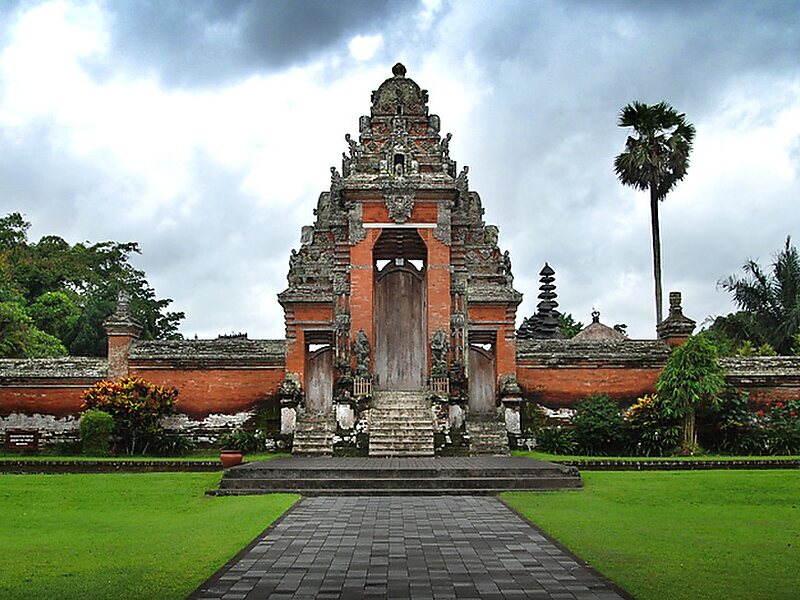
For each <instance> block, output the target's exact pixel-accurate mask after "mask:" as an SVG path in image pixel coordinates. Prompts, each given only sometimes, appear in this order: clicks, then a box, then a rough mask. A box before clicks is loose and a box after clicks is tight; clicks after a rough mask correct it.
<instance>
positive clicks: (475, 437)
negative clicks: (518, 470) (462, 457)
mask: <svg viewBox="0 0 800 600" xmlns="http://www.w3.org/2000/svg"><path fill="white" fill-rule="evenodd" d="M467 433H468V434H469V453H470V454H471V455H473V456H480V455H487V454H489V455H494V456H508V455H509V453H510V451H509V448H508V433H506V424H505V422H504V421H502V420H501V418H500V417H499V416H497V415H492V414H489V415H477V414H470V415H468V416H467Z"/></svg>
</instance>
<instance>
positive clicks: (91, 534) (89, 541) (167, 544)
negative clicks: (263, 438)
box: [0, 473, 298, 599]
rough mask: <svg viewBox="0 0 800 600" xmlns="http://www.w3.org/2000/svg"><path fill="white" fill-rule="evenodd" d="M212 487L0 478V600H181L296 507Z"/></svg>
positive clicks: (180, 480) (199, 476)
mask: <svg viewBox="0 0 800 600" xmlns="http://www.w3.org/2000/svg"><path fill="white" fill-rule="evenodd" d="M219 478H220V473H169V474H167V473H145V474H104V475H98V474H91V475H0V598H4V599H5V598H37V599H40V598H64V599H73V598H74V599H78V598H80V599H91V598H114V599H124V598H131V599H134V598H135V599H142V598H148V599H150V598H153V599H161V598H185V597H186V595H187V594H189V593H190V592H191V591H192V590H193V589H195V588H196V587H197V586H198V585H199V584H200V583H202V582H203V581H204V580H205V579H206V578H208V577H209V576H210V575H211V574H212V573H214V571H216V570H217V569H218V568H219V567H221V566H222V565H223V564H224V563H225V562H226V561H227V560H228V559H230V558H231V557H232V556H234V555H235V554H236V553H237V552H238V551H239V550H241V549H242V548H243V547H244V546H245V545H246V544H247V543H249V542H250V541H251V540H252V539H253V538H255V537H256V536H257V535H258V534H259V533H260V532H261V531H262V530H264V529H265V528H266V527H267V526H268V525H269V524H270V523H272V521H274V520H275V519H276V518H277V517H278V516H280V515H281V514H282V513H283V512H284V511H285V510H286V509H287V508H288V507H289V506H291V505H292V504H293V503H294V502H295V501H296V499H297V498H298V496H295V495H289V494H274V495H269V496H249V497H227V498H226V497H220V498H216V497H209V496H204V495H203V493H204V492H205V490H207V489H210V488H214V487H216V486H217V483H218V482H219Z"/></svg>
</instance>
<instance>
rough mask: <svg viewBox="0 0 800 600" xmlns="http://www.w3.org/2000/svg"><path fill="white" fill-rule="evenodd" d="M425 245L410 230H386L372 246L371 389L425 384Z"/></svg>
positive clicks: (404, 387) (389, 388)
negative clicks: (373, 386) (373, 331)
mask: <svg viewBox="0 0 800 600" xmlns="http://www.w3.org/2000/svg"><path fill="white" fill-rule="evenodd" d="M425 252H426V249H425V245H424V243H423V242H422V239H421V238H420V237H419V234H418V233H417V232H416V231H415V230H413V229H410V230H409V229H405V230H385V231H384V232H383V233H382V234H381V237H380V238H379V239H378V242H377V243H376V244H375V248H374V253H373V256H374V257H375V261H376V264H375V298H374V300H375V303H374V316H375V350H374V367H373V370H374V373H375V384H376V385H377V386H378V387H379V388H380V389H383V390H419V389H421V388H422V387H424V385H425V381H426V379H427V370H428V369H427V364H428V354H427V344H426V341H425V331H426V320H425V308H426V302H425V263H424V258H425Z"/></svg>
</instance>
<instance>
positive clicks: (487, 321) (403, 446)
mask: <svg viewBox="0 0 800 600" xmlns="http://www.w3.org/2000/svg"><path fill="white" fill-rule="evenodd" d="M358 130H359V133H358V136H357V139H356V138H354V137H352V136H351V135H349V134H348V135H346V136H345V141H346V142H347V145H348V147H347V152H345V153H343V155H342V165H341V170H339V169H337V168H334V167H332V168H331V184H330V189H329V190H328V191H325V192H323V193H322V194H320V196H319V199H318V200H317V206H316V208H315V209H314V217H315V220H314V223H313V225H310V226H307V227H303V229H302V232H301V239H300V247H299V249H296V250H292V251H291V255H290V257H289V273H288V286H287V287H286V289H285V290H283V291H282V292H281V293H280V294H278V301H279V302H280V305H281V307H282V308H283V311H284V316H285V324H286V335H285V339H284V340H251V339H248V338H247V336H246V335H234V336H220V338H218V339H215V340H170V341H152V340H150V341H147V340H140V339H138V335H139V332H140V331H141V326H140V324H138V323H137V322H136V320H135V319H134V318H133V317H132V316H131V313H130V310H129V307H128V304H127V302H126V301H125V298H121V301H120V303H119V306H118V307H117V310H116V311H115V313H114V314H112V315H111V316H109V318H108V319H106V321H105V327H106V331H107V332H108V336H109V337H108V341H109V343H108V357H107V358H102V359H101V358H96V359H95V358H78V357H67V358H61V359H33V360H30V359H28V360H12V359H5V360H0V432H8V431H12V430H32V431H37V432H38V434H39V435H41V437H42V439H43V440H44V441H46V442H48V443H49V442H53V441H59V440H63V439H70V437H73V438H74V437H76V436H77V425H78V419H79V413H80V405H81V393H82V391H83V390H84V389H86V388H88V387H90V386H91V385H92V384H94V383H95V382H97V381H99V380H102V379H105V378H111V379H115V378H118V377H122V376H129V375H130V376H138V377H142V378H144V379H146V380H148V381H151V382H153V383H157V384H160V385H169V386H175V387H177V388H178V390H179V400H178V408H179V411H180V413H181V414H180V415H178V416H177V417H173V418H171V423H170V424H169V426H171V427H173V428H175V429H180V430H183V431H185V432H189V433H191V434H192V435H193V436H194V437H195V439H197V440H198V441H201V442H202V441H209V442H210V441H213V440H214V439H216V437H217V436H219V434H220V433H223V432H226V431H231V430H233V429H236V428H238V427H245V428H247V427H252V422H253V419H254V418H255V417H256V416H257V415H259V414H262V413H263V412H264V410H267V412H269V411H272V414H273V415H276V416H275V422H276V425H275V428H276V431H275V435H276V439H280V440H283V441H284V444H288V443H293V451H294V452H296V453H301V454H332V453H336V452H337V448H340V447H342V446H343V445H347V444H349V445H350V446H351V449H352V450H355V451H356V452H357V453H360V454H364V455H370V456H431V455H434V453H439V452H440V451H442V449H443V447H444V446H446V445H447V444H451V443H453V440H454V439H457V440H459V443H460V444H461V445H462V450H464V451H466V452H469V453H472V454H503V453H507V452H508V448H509V439H512V438H513V437H514V436H519V435H520V434H521V430H520V412H521V411H520V407H521V406H522V405H523V403H525V402H534V403H537V404H539V405H541V406H543V407H546V408H548V409H549V410H559V409H562V408H565V407H572V406H574V404H575V402H576V401H577V400H580V399H582V398H585V397H587V396H589V395H590V394H591V393H592V392H604V393H607V394H608V395H609V396H611V397H612V398H614V399H616V400H617V401H619V402H620V403H622V404H630V403H632V402H633V401H634V400H635V399H636V398H637V397H639V396H641V395H644V394H646V393H652V392H653V391H654V387H655V381H656V379H657V377H658V375H659V373H660V372H661V369H663V366H664V364H665V362H666V359H667V357H668V355H669V352H670V347H673V346H675V345H677V344H680V343H682V341H683V340H685V339H686V337H687V336H688V335H689V334H690V333H691V332H692V330H693V329H694V325H695V324H694V321H691V320H690V319H688V318H686V317H685V316H683V314H682V310H681V306H680V296H679V294H671V297H670V314H669V316H668V317H667V319H665V320H664V321H663V322H662V323H661V324H660V326H659V328H658V339H654V340H630V339H628V338H626V337H625V336H622V335H621V334H619V333H618V332H617V331H614V330H613V329H611V328H609V327H606V326H605V325H603V324H602V323H600V322H599V316H598V315H594V322H593V323H592V324H590V325H589V326H588V327H587V328H585V329H584V331H582V332H581V333H580V334H578V336H576V337H575V338H573V339H570V340H563V339H560V338H561V336H560V331H559V327H558V321H557V317H558V313H557V312H556V307H557V306H558V305H557V303H556V301H555V298H556V293H555V284H554V277H555V273H554V271H553V269H551V268H550V267H549V266H548V265H545V266H544V268H543V269H542V272H541V274H540V275H541V284H542V285H541V288H540V293H539V299H540V302H539V304H538V308H537V312H536V313H535V314H534V315H532V316H531V317H529V318H528V319H525V320H524V321H523V322H522V324H521V326H520V329H519V331H517V330H516V329H515V324H516V322H517V307H518V306H519V304H520V302H521V300H522V294H521V293H520V292H518V291H517V290H516V289H514V285H513V284H514V277H513V274H512V271H511V259H510V257H509V253H508V252H503V251H502V250H501V248H500V246H499V245H498V243H499V237H498V233H499V232H498V228H497V227H495V226H494V225H487V224H486V223H484V221H483V214H484V210H483V207H482V202H481V198H480V196H479V195H478V193H477V192H475V191H473V190H470V188H469V180H468V177H467V175H468V168H467V167H462V168H461V169H459V168H458V166H457V164H456V162H455V160H454V159H453V158H452V157H451V156H450V149H449V143H450V139H451V134H449V133H447V134H444V135H443V134H442V129H441V123H440V119H439V117H438V116H437V115H433V114H430V113H429V111H428V93H427V92H426V91H425V90H423V89H421V88H420V87H419V85H417V83H416V82H414V81H413V80H412V79H410V78H408V77H406V69H405V67H404V66H403V65H401V64H399V63H398V64H397V65H395V66H394V68H393V69H392V77H390V78H389V79H387V80H386V81H384V82H383V83H382V84H381V85H380V86H379V87H378V89H377V90H376V91H374V92H372V100H371V107H370V111H369V114H368V115H365V116H362V117H361V118H360V119H359V123H358ZM754 365H756V363H753V364H752V365H751V364H750V363H748V362H747V360H742V359H739V362H738V363H737V362H736V361H734V362H732V363H731V364H729V365H726V366H727V368H728V375H727V377H728V380H729V382H730V383H732V384H734V385H737V386H739V387H743V388H747V389H748V391H749V392H750V394H751V398H758V397H764V398H766V397H769V396H771V395H774V394H776V393H779V394H781V395H783V396H787V392H788V393H789V395H797V394H798V393H800V383H799V382H800V378H798V377H797V376H795V375H792V376H791V377H788V378H787V377H786V376H785V374H784V373H783V372H782V371H780V370H778V369H774V370H772V371H770V369H769V368H767V367H765V366H764V365H765V363H764V362H763V361H762V362H760V363H758V365H757V368H756V367H754ZM754 369H755V370H756V371H758V372H754ZM787 386H788V387H790V388H792V389H791V390H787V389H786V388H787ZM277 415H280V418H279V419H278V417H277ZM278 421H279V424H277V422H278ZM277 429H280V433H278V431H277ZM365 440H366V441H365ZM435 440H436V441H435Z"/></svg>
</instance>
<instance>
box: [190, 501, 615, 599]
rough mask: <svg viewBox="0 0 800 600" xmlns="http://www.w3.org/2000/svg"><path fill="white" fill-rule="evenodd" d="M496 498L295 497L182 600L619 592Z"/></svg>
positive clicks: (607, 595)
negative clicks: (274, 520)
mask: <svg viewBox="0 0 800 600" xmlns="http://www.w3.org/2000/svg"><path fill="white" fill-rule="evenodd" d="M622 597H625V596H622V595H620V593H618V592H617V591H615V590H614V589H613V588H612V587H611V586H610V585H609V584H608V583H607V582H605V581H604V580H602V579H601V578H600V577H598V576H597V575H596V574H594V573H592V572H591V571H590V570H588V569H587V568H585V567H583V566H582V565H581V564H579V563H578V562H577V561H576V560H575V559H574V558H573V557H571V556H570V555H569V554H567V553H566V552H564V551H563V550H561V549H560V548H559V547H557V546H556V545H555V544H553V543H552V542H550V541H549V540H548V539H547V538H545V537H544V536H543V535H542V534H541V533H539V532H538V531H537V530H536V529H535V528H533V527H531V526H530V524H528V523H527V522H526V521H525V520H524V519H522V518H521V517H519V516H518V515H517V514H516V513H514V512H513V511H512V510H511V509H509V508H508V507H506V506H505V505H504V504H503V503H502V502H500V501H499V500H498V499H497V498H492V497H478V496H451V497H442V496H429V497H420V496H386V497H369V496H349V497H343V496H320V497H316V498H303V499H302V500H301V501H300V502H299V503H298V504H297V505H295V507H294V508H293V509H292V510H290V511H289V512H288V513H287V514H286V515H285V516H284V517H283V519H281V520H279V521H278V522H277V523H276V524H275V525H274V526H273V527H271V528H270V529H269V530H267V532H266V533H265V534H264V535H263V536H262V537H261V538H259V539H258V540H257V541H256V542H255V543H254V544H253V545H251V546H250V547H248V548H246V549H245V550H244V551H243V552H242V553H240V554H239V556H237V557H236V558H234V559H233V560H232V561H231V562H229V563H228V564H227V565H225V567H223V568H222V569H221V570H220V571H219V572H218V573H216V574H215V575H214V576H213V577H212V578H211V579H209V580H208V581H207V582H206V583H205V584H203V585H202V586H201V587H200V588H199V589H198V590H197V591H196V592H195V593H194V594H193V595H192V596H191V597H190V598H192V599H194V600H199V599H209V600H211V599H214V600H217V599H224V600H242V599H245V598H246V599H254V598H274V599H277V598H320V599H323V598H330V599H336V598H341V599H345V598H347V599H350V598H353V599H356V598H414V599H415V600H416V599H418V598H437V599H438V598H475V599H483V600H488V599H491V598H497V599H505V598H563V599H576V598H580V599H589V598H593V599H600V598H602V599H611V598H622Z"/></svg>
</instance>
